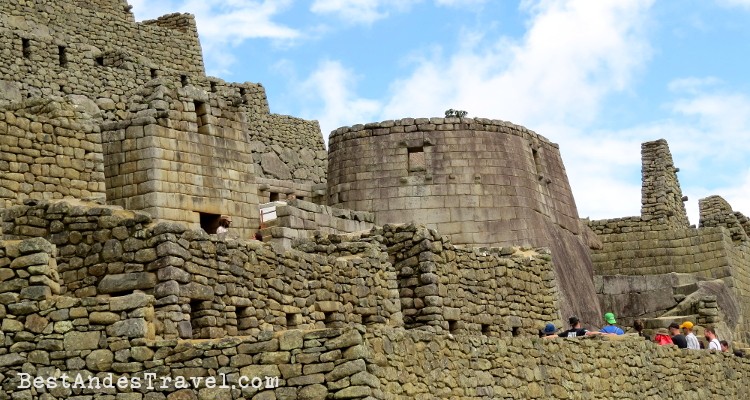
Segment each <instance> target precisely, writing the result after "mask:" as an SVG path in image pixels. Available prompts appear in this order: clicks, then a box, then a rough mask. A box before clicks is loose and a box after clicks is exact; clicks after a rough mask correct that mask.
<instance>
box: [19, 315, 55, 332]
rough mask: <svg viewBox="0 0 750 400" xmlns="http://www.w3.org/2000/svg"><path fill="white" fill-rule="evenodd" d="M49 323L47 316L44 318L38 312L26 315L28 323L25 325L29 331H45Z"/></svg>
mask: <svg viewBox="0 0 750 400" xmlns="http://www.w3.org/2000/svg"><path fill="white" fill-rule="evenodd" d="M47 324H49V321H48V320H47V318H44V317H42V316H40V315H38V314H31V315H29V316H27V317H26V323H25V324H24V327H25V328H26V329H27V330H28V331H31V332H34V333H42V332H43V331H44V328H46V327H47Z"/></svg>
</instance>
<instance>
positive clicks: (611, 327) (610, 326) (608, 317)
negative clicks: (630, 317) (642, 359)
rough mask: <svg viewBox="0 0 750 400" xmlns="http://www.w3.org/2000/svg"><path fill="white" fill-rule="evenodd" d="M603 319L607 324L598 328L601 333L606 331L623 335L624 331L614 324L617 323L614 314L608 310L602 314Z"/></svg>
mask: <svg viewBox="0 0 750 400" xmlns="http://www.w3.org/2000/svg"><path fill="white" fill-rule="evenodd" d="M604 321H606V322H607V325H606V326H605V327H604V328H602V329H601V330H599V332H601V333H607V334H610V335H624V334H625V331H623V330H622V328H620V327H619V326H617V325H615V324H616V323H617V320H616V319H615V314H614V313H611V312H608V313H606V314H604Z"/></svg>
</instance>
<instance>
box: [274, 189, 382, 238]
mask: <svg viewBox="0 0 750 400" xmlns="http://www.w3.org/2000/svg"><path fill="white" fill-rule="evenodd" d="M374 219H375V217H374V216H373V215H372V213H368V212H364V211H351V210H346V209H340V208H331V207H327V206H322V205H318V204H315V203H311V202H308V201H303V200H298V199H292V200H287V201H286V205H279V206H277V207H276V219H275V220H271V221H264V222H263V227H264V228H263V229H261V230H260V232H261V234H262V235H263V240H264V241H266V242H269V241H270V242H271V243H275V244H278V245H280V246H282V247H284V248H290V247H292V245H293V244H294V243H295V242H297V241H299V240H300V239H309V238H312V237H313V236H314V235H316V234H317V233H316V232H319V233H322V234H338V233H344V234H345V233H354V232H360V231H369V230H370V229H372V228H373V227H374V226H375V225H374V224H373V221H374Z"/></svg>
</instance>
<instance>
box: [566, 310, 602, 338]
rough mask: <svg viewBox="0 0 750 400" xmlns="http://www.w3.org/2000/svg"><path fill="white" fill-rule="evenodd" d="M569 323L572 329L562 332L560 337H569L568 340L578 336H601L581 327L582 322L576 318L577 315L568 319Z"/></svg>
mask: <svg viewBox="0 0 750 400" xmlns="http://www.w3.org/2000/svg"><path fill="white" fill-rule="evenodd" d="M568 322H569V323H570V329H568V330H567V331H565V332H560V333H559V334H558V335H557V336H559V337H567V338H574V337H578V336H587V335H599V334H601V332H591V331H588V330H586V329H584V328H582V327H581V321H580V320H579V319H578V317H576V316H575V315H574V316H572V317H570V318H568Z"/></svg>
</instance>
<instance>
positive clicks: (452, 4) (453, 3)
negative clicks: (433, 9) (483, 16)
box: [435, 0, 487, 7]
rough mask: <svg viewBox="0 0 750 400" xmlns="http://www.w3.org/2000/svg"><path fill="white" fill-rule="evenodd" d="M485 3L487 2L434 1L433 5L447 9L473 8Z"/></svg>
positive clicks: (471, 0)
mask: <svg viewBox="0 0 750 400" xmlns="http://www.w3.org/2000/svg"><path fill="white" fill-rule="evenodd" d="M486 2H487V0H435V4H437V5H439V6H447V7H475V6H478V5H482V4H485V3H486Z"/></svg>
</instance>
